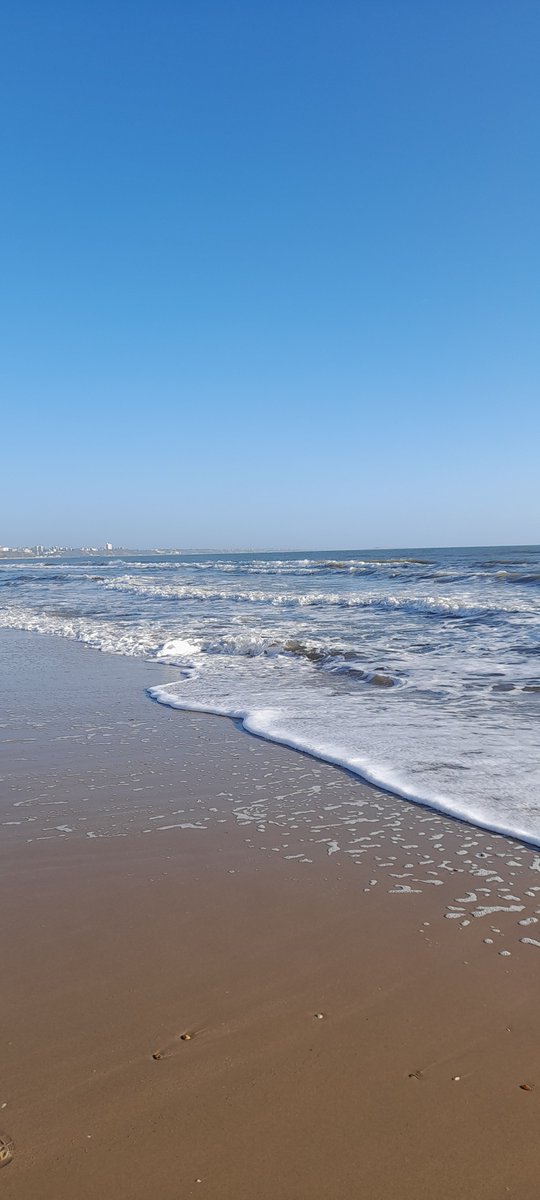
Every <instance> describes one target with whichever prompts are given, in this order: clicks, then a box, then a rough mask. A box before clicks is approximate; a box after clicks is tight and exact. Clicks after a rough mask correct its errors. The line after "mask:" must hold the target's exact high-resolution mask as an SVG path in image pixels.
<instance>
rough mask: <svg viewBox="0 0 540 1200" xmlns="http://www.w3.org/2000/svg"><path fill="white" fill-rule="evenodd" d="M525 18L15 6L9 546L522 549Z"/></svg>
mask: <svg viewBox="0 0 540 1200" xmlns="http://www.w3.org/2000/svg"><path fill="white" fill-rule="evenodd" d="M539 34H540V8H539V7H538V5H537V4H535V3H532V2H530V0H516V2H515V3H514V4H513V5H511V6H510V5H509V4H508V3H507V0H504V2H502V0H492V2H490V3H489V4H488V3H487V0H475V2H474V3H473V4H470V3H466V2H465V0H456V2H455V3H453V4H451V5H445V6H439V5H433V4H432V3H431V2H428V0H410V2H409V3H407V4H403V3H402V0H380V3H378V4H376V5H375V4H372V3H368V2H367V0H359V2H358V3H355V4H352V3H350V2H349V0H337V2H333V3H330V0H313V2H312V3H309V4H308V3H307V2H306V0H293V3H290V2H289V0H287V2H285V0H277V2H276V3H275V4H273V5H271V6H261V5H260V6H257V7H256V8H254V7H253V5H252V4H248V3H247V2H246V0H238V2H237V3H235V4H233V5H232V6H231V5H223V4H222V3H218V2H217V0H208V3H206V4H204V5H202V6H198V5H192V4H186V3H184V2H183V0H180V2H178V0H155V2H154V3H152V4H150V0H141V2H140V3H138V4H137V5H135V6H131V7H130V8H125V7H124V6H121V5H115V4H112V5H110V4H107V5H106V4H105V3H104V0H96V3H95V4H94V5H92V7H91V9H90V8H88V7H87V6H86V5H80V4H78V3H75V4H73V3H72V2H69V3H68V0H58V2H57V3H56V4H55V5H54V6H48V5H45V6H44V5H42V4H39V3H38V2H37V0H29V2H28V3H27V4H25V5H24V6H22V7H20V6H19V7H18V6H16V5H10V6H8V11H7V12H6V14H5V17H4V39H3V45H4V64H3V66H4V70H3V72H2V80H1V83H0V93H1V101H2V111H3V112H4V114H8V115H7V116H5V118H4V129H3V164H4V186H3V188H2V193H1V195H0V209H1V216H2V221H1V225H2V229H3V233H4V245H3V253H2V275H3V288H2V296H1V297H0V316H1V320H2V327H3V353H2V362H1V364H0V387H1V390H2V396H3V400H4V404H3V410H4V411H3V419H2V449H3V453H2V471H1V473H0V524H1V526H2V529H3V534H2V538H3V540H4V541H5V543H9V544H13V545H29V544H31V543H33V544H36V543H37V544H43V545H45V544H50V543H53V542H60V543H62V544H64V545H75V544H77V543H82V544H86V545H96V544H99V543H103V541H104V540H105V536H106V537H107V538H108V539H109V540H112V542H113V543H115V544H121V545H125V546H129V545H131V546H138V547H145V546H146V547H149V546H157V545H162V546H167V545H170V546H175V545H186V544H188V545H192V546H199V547H201V546H209V545H211V546H213V547H215V548H217V549H220V548H226V547H229V546H231V545H236V546H254V545H257V546H262V547H264V546H270V545H272V546H276V547H279V548H283V549H285V548H286V547H302V548H310V547H311V548H318V547H324V546H327V547H328V546H330V547H343V546H353V547H358V546H386V547H389V548H399V547H410V546H413V547H421V546H428V547H429V546H441V545H442V546H460V545H504V544H518V545H520V544H535V543H537V542H538V541H539V540H540V499H539V488H538V447H539V445H540V403H539V395H540V366H539V354H538V323H539V316H540V297H539V292H538V279H539V278H540V239H539V234H538V211H539V210H540V170H539V166H538V144H539V141H540V100H539V88H538V62H537V57H538V52H537V46H538V36H539Z"/></svg>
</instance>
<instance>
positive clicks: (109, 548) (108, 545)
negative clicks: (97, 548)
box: [105, 542, 113, 550]
mask: <svg viewBox="0 0 540 1200" xmlns="http://www.w3.org/2000/svg"><path fill="white" fill-rule="evenodd" d="M112 548H113V546H112V542H105V549H106V550H112Z"/></svg>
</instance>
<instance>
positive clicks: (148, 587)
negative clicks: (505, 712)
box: [105, 576, 534, 620]
mask: <svg viewBox="0 0 540 1200" xmlns="http://www.w3.org/2000/svg"><path fill="white" fill-rule="evenodd" d="M105 587H106V588H107V589H109V590H111V591H118V592H123V591H125V592H130V593H133V594H135V595H139V596H144V597H147V598H149V599H150V598H152V599H156V598H158V599H159V598H161V599H164V600H186V601H189V600H201V601H205V602H216V601H221V602H225V603H230V604H246V603H249V604H268V605H271V606H272V607H278V608H288V607H300V608H309V607H321V606H330V607H338V608H343V609H348V608H353V609H354V608H358V609H362V608H367V609H379V610H380V611H381V612H403V613H411V614H417V615H420V616H434V617H450V618H465V619H470V618H476V619H479V620H482V619H491V618H492V617H493V616H497V615H503V614H508V613H519V614H520V615H524V614H526V613H527V611H528V606H527V604H526V602H525V601H522V602H521V603H519V602H515V603H511V602H508V603H504V602H502V603H499V604H479V603H478V602H477V601H476V600H473V599H470V598H468V597H466V596H460V597H453V596H437V595H421V596H410V595H407V596H400V595H392V594H386V595H384V594H378V593H374V592H371V593H369V592H366V593H363V594H362V593H356V594H347V593H345V594H343V593H339V592H279V593H277V592H272V591H267V590H263V589H260V588H258V589H251V590H249V591H247V590H246V591H244V590H242V591H241V590H234V589H232V588H213V587H209V586H198V587H194V586H193V585H192V584H189V583H182V584H176V583H170V584H151V583H146V582H145V581H140V580H139V579H137V577H136V576H125V577H122V578H118V579H111V580H108V581H107V582H106V584H105ZM531 615H534V610H531Z"/></svg>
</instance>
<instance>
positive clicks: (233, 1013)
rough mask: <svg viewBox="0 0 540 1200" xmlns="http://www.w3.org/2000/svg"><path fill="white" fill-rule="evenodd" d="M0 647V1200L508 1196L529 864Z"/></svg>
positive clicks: (526, 1174) (76, 671)
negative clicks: (9, 1143)
mask: <svg viewBox="0 0 540 1200" xmlns="http://www.w3.org/2000/svg"><path fill="white" fill-rule="evenodd" d="M0 648H1V649H2V650H3V651H4V653H3V655H2V663H3V668H4V669H3V680H4V693H3V703H2V712H3V715H2V722H3V728H2V729H1V730H0V750H1V752H2V770H1V775H2V782H1V792H0V868H1V876H0V878H1V882H0V898H1V909H0V911H1V922H2V924H1V930H2V938H1V956H0V962H1V965H2V985H1V992H0V1021H1V1031H2V1047H1V1057H0V1105H2V1106H4V1105H5V1107H2V1108H0V1129H3V1130H5V1131H6V1132H8V1133H9V1134H10V1135H11V1136H12V1137H13V1139H14V1141H15V1155H14V1159H13V1162H12V1163H11V1164H10V1165H9V1166H7V1167H6V1168H4V1169H2V1170H1V1171H0V1200H4V1197H5V1198H6V1200H38V1198H39V1200H53V1197H54V1200H68V1198H69V1200H73V1198H74V1197H77V1200H87V1198H88V1200H89V1198H90V1197H92V1198H95V1197H109V1196H111V1197H114V1198H115V1200H123V1198H125V1200H128V1198H129V1200H139V1198H140V1200H142V1198H143V1197H144V1198H145V1200H146V1198H147V1197H148V1196H150V1195H151V1196H157V1197H159V1198H160V1200H177V1198H178V1200H180V1198H181V1197H189V1196H196V1197H201V1198H203V1197H212V1198H220V1200H222V1198H223V1200H224V1198H233V1197H234V1198H243V1197H245V1198H246V1200H247V1198H248V1197H249V1198H250V1200H254V1198H255V1200H259V1198H260V1200H281V1198H283V1200H285V1198H287V1200H289V1198H293V1200H296V1198H300V1197H314V1198H315V1200H317V1198H319V1197H320V1198H323V1197H324V1198H327V1200H334V1198H336V1200H337V1198H338V1197H349V1196H355V1197H356V1196H358V1197H366V1198H368V1197H369V1198H370V1200H376V1198H378V1197H381V1198H384V1200H390V1198H393V1197H400V1198H401V1197H403V1198H405V1200H409V1197H410V1198H411V1200H412V1197H415V1198H417V1197H420V1198H421V1197H426V1200H427V1198H428V1197H429V1200H433V1198H434V1197H437V1198H441V1200H446V1198H448V1200H450V1197H452V1200H454V1197H471V1198H472V1197H479V1198H485V1200H498V1198H499V1197H501V1198H502V1197H507V1196H513V1197H519V1198H520V1200H529V1198H531V1200H532V1198H533V1197H537V1196H538V1195H539V1194H540V1185H539V1183H538V1181H537V1176H538V1167H537V1162H536V1154H535V1150H536V1145H535V1137H536V1130H537V1127H538V1121H539V1109H538V1105H539V1104H540V1046H539V1039H538V1036H537V1027H538V1021H539V1018H538V992H539V984H540V947H537V946H535V945H534V944H531V943H527V942H523V941H521V939H522V938H523V937H530V938H531V939H533V940H534V941H536V940H538V941H540V934H537V935H536V937H535V932H536V930H537V929H538V928H540V924H539V923H538V919H537V917H536V912H537V909H538V910H540V900H537V896H539V895H540V892H537V891H535V890H534V889H535V888H536V887H540V872H539V871H538V869H537V868H538V865H539V863H538V862H537V856H536V854H535V852H534V851H533V850H530V849H527V848H524V847H522V846H520V845H519V844H518V843H515V842H511V841H508V840H507V839H504V838H499V837H492V836H491V835H489V834H488V833H482V832H479V831H477V830H475V829H473V828H472V827H470V826H467V825H465V824H460V823H457V822H453V821H451V820H448V819H446V818H442V817H440V816H438V815H437V814H430V813H428V812H426V811H425V810H423V809H421V808H415V807H414V806H412V805H409V804H406V803H404V802H402V801H398V800H396V799H394V798H392V797H388V796H385V795H384V794H383V793H381V792H379V791H377V790H376V789H373V788H367V787H365V786H364V785H362V784H361V783H360V782H357V781H355V780H353V779H352V778H351V777H350V776H348V775H346V773H344V772H340V771H338V770H336V769H334V768H332V767H329V766H326V765H325V764H322V763H318V762H317V761H316V760H312V759H309V758H307V757H306V756H303V755H298V754H295V753H293V752H289V751H286V750H284V749H282V748H280V747H275V746H271V745H268V744H266V743H264V742H261V741H258V740H256V739H252V738H249V737H248V736H246V735H245V734H243V733H241V732H240V731H238V730H237V729H235V727H234V725H233V724H232V722H230V721H227V720H220V719H218V718H210V717H205V716H202V715H193V714H182V713H178V712H172V711H170V710H166V709H163V708H160V707H159V706H157V705H152V704H151V703H150V702H149V701H148V700H147V699H146V697H145V696H144V692H143V688H144V686H145V684H151V683H152V682H154V681H155V679H156V678H157V674H158V669H157V668H154V669H152V668H150V667H149V666H148V664H143V663H137V662H129V661H127V660H122V659H113V658H110V657H108V656H105V655H98V654H95V653H93V652H89V651H85V650H83V649H82V648H81V647H79V646H77V645H75V644H72V643H69V642H66V643H61V642H59V641H57V640H55V639H47V638H38V637H32V636H31V635H13V636H11V635H9V636H6V637H5V638H3V639H2V643H1V647H0ZM161 674H162V675H166V672H161ZM171 826H173V827H172V828H171ZM145 831H148V832H145ZM359 839H363V840H359ZM375 880H376V881H377V882H374V881H375ZM537 881H538V883H537ZM404 888H407V889H410V890H408V891H403V890H402V889H404ZM486 908H496V909H497V910H499V911H497V912H494V913H485V911H484V910H485V909H486ZM501 909H503V910H505V911H500V910H501ZM475 913H477V914H480V915H474V914H475ZM449 918H450V919H449ZM524 920H526V921H529V922H530V924H528V925H520V924H519V923H518V922H520V921H524ZM503 951H504V952H506V953H502V952H503ZM318 1013H320V1014H322V1017H321V1018H320V1019H319V1018H318V1017H317V1015H316V1014H318ZM183 1033H188V1034H189V1035H190V1038H189V1040H185V1041H183V1040H182V1039H181V1035H182V1034H183ZM153 1054H159V1055H160V1057H159V1058H153V1057H152V1055H153ZM523 1083H527V1084H528V1085H529V1086H530V1087H531V1089H532V1090H530V1091H525V1090H523V1089H522V1088H521V1087H520V1084H523ZM536 1083H538V1087H535V1086H534V1085H535V1084H536Z"/></svg>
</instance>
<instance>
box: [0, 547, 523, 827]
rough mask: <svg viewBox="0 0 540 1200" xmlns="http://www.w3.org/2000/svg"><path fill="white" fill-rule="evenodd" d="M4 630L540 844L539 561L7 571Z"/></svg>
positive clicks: (183, 556)
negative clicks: (157, 675) (99, 659)
mask: <svg viewBox="0 0 540 1200" xmlns="http://www.w3.org/2000/svg"><path fill="white" fill-rule="evenodd" d="M0 627H4V628H11V629H24V630H31V631H34V632H36V633H37V634H48V635H56V636H58V637H64V638H74V639H76V640H78V641H79V642H83V643H85V644H86V645H87V646H89V647H93V648H94V649H97V650H100V651H103V652H104V653H106V654H122V655H127V656H137V657H142V658H144V659H147V660H152V661H154V662H155V661H160V662H163V663H164V664H168V665H169V666H172V667H174V668H175V671H176V673H177V678H176V680H175V681H174V682H172V683H167V684H166V685H162V686H158V687H155V686H154V687H149V690H148V702H149V703H151V702H152V701H154V702H155V701H157V702H158V703H159V704H165V705H169V706H172V707H173V708H178V709H191V710H202V711H206V712H211V713H218V714H222V715H224V716H228V717H232V718H234V719H235V720H236V721H238V722H240V723H241V724H242V725H243V727H244V728H245V729H246V730H247V731H248V732H249V733H252V734H256V735H258V736H260V737H263V738H267V739H270V740H272V741H275V742H280V743H283V744H285V745H287V746H292V747H295V748H298V749H301V750H304V751H307V752H309V753H310V754H313V755H315V756H317V757H319V758H322V759H326V760H328V761H329V762H333V763H337V764H339V765H340V766H343V767H346V768H347V769H349V770H350V771H352V772H354V773H355V774H357V775H359V776H361V777H362V778H364V779H365V780H367V781H370V782H373V783H376V784H378V785H380V786H381V787H383V788H384V789H386V790H388V791H390V792H392V793H395V794H397V795H398V796H402V797H404V798H407V799H409V800H413V801H416V802H418V803H422V804H425V805H428V806H430V807H433V808H436V809H439V810H442V811H444V812H446V813H449V814H452V815H454V816H458V817H461V818H465V819H467V820H470V821H471V822H473V823H475V824H477V825H481V826H485V827H487V828H489V829H493V830H496V831H498V832H502V833H509V834H513V835H516V836H518V837H520V838H523V839H525V840H527V841H530V842H532V843H534V844H535V845H538V844H540V738H539V730H540V547H538V546H535V547H531V546H510V547H508V546H503V547H500V546H499V547H468V548H466V549H447V548H445V549H421V550H415V549H412V550H375V551H374V550H371V551H364V550H358V551H357V550H354V551H352V550H343V551H335V550H333V551H322V550H321V551H309V552H304V551H295V552H290V553H284V552H275V553H269V552H261V553H242V554H240V553H224V552H221V553H207V552H197V553H191V554H187V553H180V552H178V553H154V554H143V553H133V554H122V555H119V556H114V555H110V554H109V555H107V556H104V557H103V558H100V557H99V555H95V554H92V555H90V556H86V557H85V556H81V555H76V556H65V557H59V556H55V557H44V558H42V559H37V558H32V559H29V558H26V559H17V560H3V561H2V562H1V563H0ZM31 645H32V642H31V640H30V641H29V649H28V652H29V653H31ZM83 687H84V678H81V688H83Z"/></svg>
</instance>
